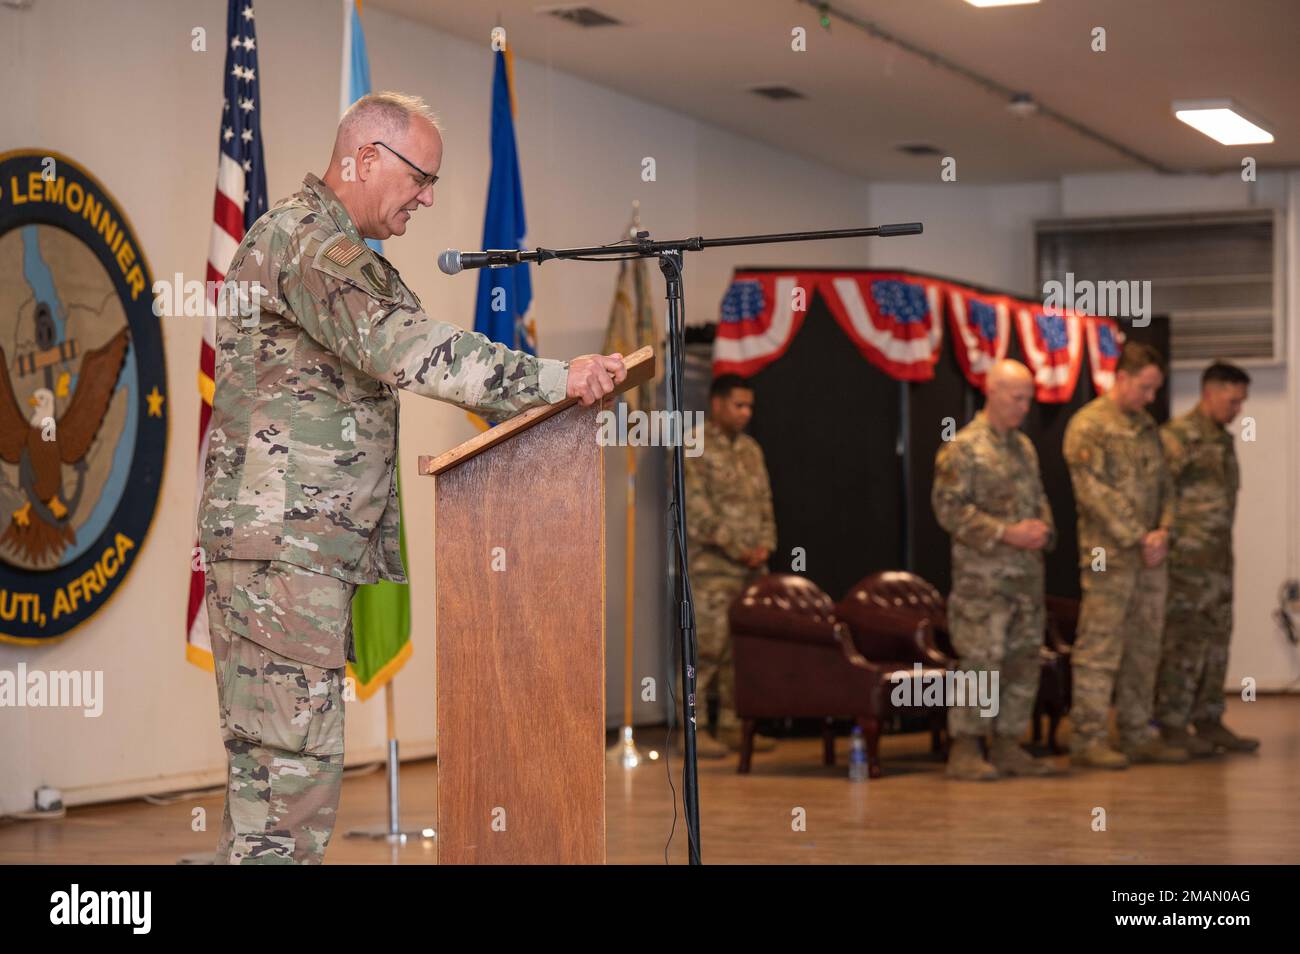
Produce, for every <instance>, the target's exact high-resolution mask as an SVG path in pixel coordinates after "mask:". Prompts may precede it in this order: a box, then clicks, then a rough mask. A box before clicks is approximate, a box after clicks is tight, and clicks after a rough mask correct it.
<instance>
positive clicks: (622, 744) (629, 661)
mask: <svg viewBox="0 0 1300 954" xmlns="http://www.w3.org/2000/svg"><path fill="white" fill-rule="evenodd" d="M640 230H641V203H640V201H639V200H637V199H633V200H632V223H631V225H630V226H629V227H628V237H629V238H633V239H635V238H636V235H637V232H639V231H640ZM633 284H634V292H633V295H634V298H635V299H637V300H635V301H633V302H632V308H633V310H634V312H636V311H637V309H639V308H640V305H641V302H640V300H639V299H640V296H639V295H637V294H636V293H635V282H634V283H633ZM625 400H626V398H625ZM626 450H627V455H626V456H627V501H626V505H625V508H624V509H625V512H626V517H627V545H626V548H625V553H626V560H625V563H624V570H623V572H624V577H623V581H624V587H623V589H624V593H625V594H626V596H625V598H624V603H623V726H622V731H621V732H620V733H619V736H620V740H619V743H618V744H617V745H616V746H614V748H613V749H612V750H611V753H610V754H611V755H617V756H618V759H619V761H620V763H621V764H622V766H623V768H624V769H634V768H636V767H637V766H638V765H640V764H641V752H640V751H639V750H638V749H637V747H636V738H635V735H634V730H633V728H632V682H633V675H632V666H633V643H634V636H635V634H636V448H635V447H633V446H632V445H631V444H630V443H629V444H628V445H627V448H626Z"/></svg>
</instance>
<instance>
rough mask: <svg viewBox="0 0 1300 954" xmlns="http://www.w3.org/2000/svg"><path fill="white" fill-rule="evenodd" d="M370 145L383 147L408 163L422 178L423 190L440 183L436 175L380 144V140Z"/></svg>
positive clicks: (421, 185) (386, 144)
mask: <svg viewBox="0 0 1300 954" xmlns="http://www.w3.org/2000/svg"><path fill="white" fill-rule="evenodd" d="M370 145H372V146H383V147H384V148H385V149H387V150H388V151H389V152H391V153H392V154H393V155H395V156H396V157H397V158H398V159H401V160H402V161H403V162H404V163H406V164H407V165H408V166H410V167H411V168H412V169H414V170H415V171H416V172H418V173H419V174H420V177H421V178H420V188H421V189H427V188H428V187H429V186H431V185H433V184H434V183H435V182H437V181H438V177H437V176H436V175H434V174H433V173H432V172H425V171H424V170H423V169H421V168H420V167H419V166H417V165H416V164H415V163H413V162H412V161H411V160H410V159H407V158H406V157H405V156H404V155H402V154H401V153H400V152H398V151H397V150H396V149H394V148H393V147H392V146H390V145H389V144H388V143H386V142H380V141H379V140H377V139H376V140H375V141H374V142H372V143H370Z"/></svg>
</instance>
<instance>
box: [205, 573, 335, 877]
mask: <svg viewBox="0 0 1300 954" xmlns="http://www.w3.org/2000/svg"><path fill="white" fill-rule="evenodd" d="M206 576H207V579H206V596H207V609H208V625H209V630H210V633H211V639H212V657H213V663H214V669H215V672H216V678H217V700H218V710H219V713H220V719H221V736H222V740H223V742H224V743H225V746H226V756H227V760H228V776H227V779H228V781H227V788H226V800H225V812H224V817H223V819H222V826H221V838H220V841H219V842H218V846H217V852H216V859H215V861H216V863H217V864H320V863H321V861H322V860H323V859H324V856H325V848H326V846H327V845H328V844H329V840H330V835H331V834H332V833H333V830H334V822H335V818H336V816H337V809H338V803H339V793H340V789H341V787H342V781H343V721H344V707H343V678H344V673H345V672H346V662H345V658H344V656H343V654H342V647H343V644H344V641H347V640H349V639H350V633H351V611H352V591H353V590H354V589H355V587H354V585H353V584H351V583H346V582H344V581H342V580H338V579H335V578H334V577H331V576H325V575H323V574H318V573H312V572H310V571H308V570H304V569H302V568H300V567H297V566H294V565H292V564H288V563H282V562H278V561H275V562H273V561H269V560H221V561H217V562H212V563H209V564H208V567H207V574H206ZM335 640H337V641H339V645H338V649H339V652H337V653H335V652H330V653H327V654H326V655H327V656H328V657H329V658H316V657H318V656H320V655H321V653H320V650H319V648H318V649H317V650H316V652H312V651H310V650H309V649H304V648H302V647H311V646H315V647H319V646H321V645H322V643H323V642H326V644H328V643H329V642H333V641H335ZM266 643H270V644H272V645H274V646H276V647H277V649H279V650H281V651H279V652H277V651H276V650H275V649H271V648H268V646H267V645H264V644H266ZM284 652H291V653H293V654H294V655H295V656H305V657H307V658H308V659H315V661H316V662H325V663H327V664H334V663H339V665H337V666H333V665H330V666H320V665H312V664H311V663H309V662H306V661H304V660H301V659H295V658H291V657H290V656H288V655H284Z"/></svg>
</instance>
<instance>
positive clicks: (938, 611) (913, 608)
mask: <svg viewBox="0 0 1300 954" xmlns="http://www.w3.org/2000/svg"><path fill="white" fill-rule="evenodd" d="M835 614H836V616H838V617H839V618H840V619H841V620H843V621H844V622H845V623H847V624H848V626H849V630H850V631H851V632H852V634H853V642H854V645H855V646H856V647H857V650H858V652H860V653H861V654H862V655H863V656H864V657H865V658H866V659H868V660H870V661H871V662H872V663H873V664H875V665H876V666H877V667H879V668H880V669H881V670H882V672H883V673H885V678H886V680H887V681H889V684H890V688H892V687H893V685H894V682H895V681H896V680H898V679H900V678H902V676H903V674H906V676H907V678H909V679H911V680H913V682H914V684H913V686H912V689H913V693H912V698H913V699H918V698H920V693H919V690H920V689H921V685H919V684H916V679H917V674H916V668H915V667H916V664H917V663H920V664H921V667H922V668H921V677H922V678H925V677H926V674H930V673H941V672H943V671H944V670H948V669H952V668H953V667H954V666H955V665H956V658H955V657H956V653H954V652H953V649H952V641H951V640H950V639H949V638H948V613H947V608H946V606H945V603H944V599H943V596H942V595H940V593H939V591H938V590H937V589H935V588H934V586H933V585H931V584H930V583H929V582H928V581H926V580H925V579H923V578H922V577H919V576H917V575H916V574H915V573H908V572H907V571H905V570H888V571H885V572H883V573H873V574H871V575H870V576H866V577H864V578H863V579H861V580H860V581H858V583H857V585H856V586H854V587H853V588H852V589H851V590H849V591H848V593H846V594H845V595H844V598H843V599H842V600H840V601H839V603H837V604H836V605H835ZM883 699H884V700H885V702H886V703H888V702H889V697H888V695H885V696H884V697H883ZM889 708H892V705H890V706H889ZM887 712H888V708H882V709H881V710H880V712H879V713H878V720H879V719H880V718H883V716H884V715H885V714H886V713H887ZM947 723H948V714H947V710H946V709H943V708H932V709H931V711H930V749H931V751H933V752H936V753H937V752H940V751H943V750H945V748H946V745H945V740H944V735H945V732H946V729H947Z"/></svg>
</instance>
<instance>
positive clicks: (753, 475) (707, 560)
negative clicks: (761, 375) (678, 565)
mask: <svg viewBox="0 0 1300 954" xmlns="http://www.w3.org/2000/svg"><path fill="white" fill-rule="evenodd" d="M753 411H754V391H753V389H752V388H750V386H749V384H748V382H746V381H745V379H744V378H742V377H740V376H738V375H734V374H725V375H721V376H719V377H718V378H717V379H716V380H715V381H714V382H713V384H712V386H711V387H710V389H709V417H708V419H707V420H706V421H705V423H704V434H703V445H702V446H703V452H702V453H701V454H700V455H699V456H698V457H687V458H686V459H685V478H686V536H687V541H688V546H689V551H688V559H689V562H690V575H691V593H692V595H693V596H694V598H695V628H696V639H697V653H696V656H697V662H698V667H697V679H696V684H695V688H696V693H697V697H696V699H697V705H698V706H699V709H698V712H700V713H703V712H704V711H705V710H704V705H703V702H704V700H705V699H706V698H707V697H708V695H709V693H710V692H711V691H712V692H716V693H717V696H718V741H714V740H713V739H712V738H710V737H709V735H708V733H705V732H700V733H698V734H697V735H696V747H697V754H698V755H699V756H701V757H702V758H721V757H723V756H725V755H726V754H727V751H728V749H738V748H739V747H740V720H739V718H738V717H737V716H736V702H735V685H736V682H735V670H734V669H733V665H732V657H731V628H730V624H729V623H728V621H727V613H728V611H729V610H730V608H731V604H732V603H733V602H734V601H735V599H736V597H737V596H739V595H740V594H741V592H742V591H743V590H744V589H745V587H746V586H748V585H749V584H750V583H751V582H752V581H753V580H754V579H755V578H756V577H758V576H761V575H762V574H764V573H766V572H767V558H768V557H769V556H771V554H772V551H773V550H774V549H775V548H776V519H775V517H774V515H773V512H772V486H771V483H770V482H769V480H768V476H767V465H766V464H765V463H764V460H763V449H762V448H761V447H759V446H758V441H756V440H754V438H752V437H750V436H749V435H748V434H746V433H744V430H745V427H746V426H747V425H748V424H749V419H750V417H751V416H752V414H753ZM679 686H680V678H679ZM679 691H680V689H679ZM679 738H680V737H679ZM774 746H775V743H773V742H772V741H771V740H768V739H755V741H754V750H755V751H758V752H763V751H769V750H771V749H772V748H773V747H774Z"/></svg>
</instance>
